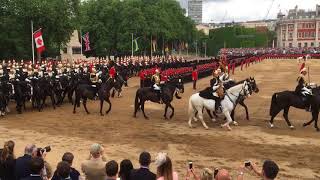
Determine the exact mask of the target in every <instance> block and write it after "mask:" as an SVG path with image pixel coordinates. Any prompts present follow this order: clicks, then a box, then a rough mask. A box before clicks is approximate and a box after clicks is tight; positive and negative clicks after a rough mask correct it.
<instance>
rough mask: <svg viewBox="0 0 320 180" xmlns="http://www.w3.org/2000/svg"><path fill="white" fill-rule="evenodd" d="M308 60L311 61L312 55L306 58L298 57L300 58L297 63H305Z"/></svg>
mask: <svg viewBox="0 0 320 180" xmlns="http://www.w3.org/2000/svg"><path fill="white" fill-rule="evenodd" d="M308 59H311V56H310V54H307V55H306V56H305V57H303V56H301V57H298V58H297V61H298V63H300V62H301V61H302V62H305V61H307V60H308Z"/></svg>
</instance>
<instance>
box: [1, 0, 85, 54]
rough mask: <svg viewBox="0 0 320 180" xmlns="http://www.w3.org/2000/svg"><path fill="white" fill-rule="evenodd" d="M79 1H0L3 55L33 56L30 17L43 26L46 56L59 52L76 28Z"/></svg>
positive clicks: (36, 25)
mask: <svg viewBox="0 0 320 180" xmlns="http://www.w3.org/2000/svg"><path fill="white" fill-rule="evenodd" d="M79 5H80V0H28V1H25V0H3V1H0V8H1V12H0V18H1V21H0V27H1V32H0V58H3V59H7V58H18V59H22V58H23V59H31V57H32V54H31V28H30V22H31V20H32V21H33V23H34V30H37V29H39V28H42V32H43V38H44V43H45V46H46V52H45V55H46V56H57V55H59V51H60V48H61V46H62V45H63V44H65V43H67V42H68V41H69V38H70V36H71V34H72V32H73V30H74V29H75V28H76V26H77V24H76V23H75V22H77V21H76V18H77V16H78V13H79Z"/></svg>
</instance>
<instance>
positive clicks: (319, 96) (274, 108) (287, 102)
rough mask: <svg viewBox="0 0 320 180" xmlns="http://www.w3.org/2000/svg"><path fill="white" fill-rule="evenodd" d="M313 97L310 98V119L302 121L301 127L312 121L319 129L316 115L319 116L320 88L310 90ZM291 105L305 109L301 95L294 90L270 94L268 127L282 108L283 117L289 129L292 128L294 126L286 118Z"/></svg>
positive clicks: (271, 125) (271, 126)
mask: <svg viewBox="0 0 320 180" xmlns="http://www.w3.org/2000/svg"><path fill="white" fill-rule="evenodd" d="M312 92H313V97H312V98H311V110H312V112H311V115H312V119H311V121H309V122H307V123H304V124H303V127H305V126H308V125H310V124H311V123H312V122H313V121H314V127H315V128H316V130H317V131H320V130H319V127H318V116H319V109H320V88H319V87H317V88H314V89H313V90H312ZM291 106H293V107H295V108H298V109H305V103H304V101H303V99H302V97H301V95H299V94H297V93H296V92H294V91H282V92H277V93H274V94H273V95H272V98H271V105H270V112H269V114H270V116H271V119H270V122H269V125H270V128H273V127H274V124H273V121H274V118H275V117H276V116H277V115H278V114H279V112H280V111H282V110H283V117H284V119H285V120H286V122H287V124H288V126H289V127H290V129H294V126H293V125H292V124H291V123H290V121H289V118H288V113H289V109H290V107H291Z"/></svg>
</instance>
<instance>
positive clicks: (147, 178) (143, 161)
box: [130, 152, 156, 180]
mask: <svg viewBox="0 0 320 180" xmlns="http://www.w3.org/2000/svg"><path fill="white" fill-rule="evenodd" d="M139 163H140V166H141V167H140V169H136V170H133V171H132V172H131V174H130V180H155V179H156V175H155V174H154V173H152V172H151V171H150V170H149V165H150V163H151V156H150V153H148V152H142V153H141V154H140V157H139Z"/></svg>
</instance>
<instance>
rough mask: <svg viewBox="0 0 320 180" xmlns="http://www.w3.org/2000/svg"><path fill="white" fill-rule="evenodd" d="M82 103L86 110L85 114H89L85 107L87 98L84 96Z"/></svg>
mask: <svg viewBox="0 0 320 180" xmlns="http://www.w3.org/2000/svg"><path fill="white" fill-rule="evenodd" d="M82 104H83V107H84V109H85V110H86V112H87V114H90V112H89V111H88V109H87V98H86V97H85V98H83V102H82Z"/></svg>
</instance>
